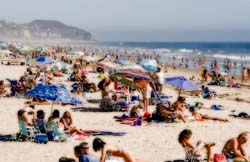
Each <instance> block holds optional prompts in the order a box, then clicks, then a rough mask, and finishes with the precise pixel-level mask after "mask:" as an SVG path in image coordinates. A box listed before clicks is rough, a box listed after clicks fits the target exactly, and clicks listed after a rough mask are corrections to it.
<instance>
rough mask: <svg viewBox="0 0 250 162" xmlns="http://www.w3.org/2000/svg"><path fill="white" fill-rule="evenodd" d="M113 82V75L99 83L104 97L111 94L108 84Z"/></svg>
mask: <svg viewBox="0 0 250 162" xmlns="http://www.w3.org/2000/svg"><path fill="white" fill-rule="evenodd" d="M111 82H112V79H111V77H106V78H104V79H103V80H101V81H100V82H99V83H98V88H99V89H100V90H101V91H102V99H103V98H104V97H105V96H108V94H109V90H108V86H109V85H110V83H111Z"/></svg>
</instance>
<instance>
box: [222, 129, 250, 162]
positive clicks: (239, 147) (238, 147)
mask: <svg viewBox="0 0 250 162" xmlns="http://www.w3.org/2000/svg"><path fill="white" fill-rule="evenodd" d="M247 141H248V135H247V133H241V134H240V135H239V136H238V137H237V138H231V139H229V140H228V141H227V142H226V144H225V146H224V147H223V150H222V153H223V154H224V155H225V156H226V158H227V159H232V160H233V161H249V159H247V157H246V152H245V150H244V148H243V145H244V144H245V143H247Z"/></svg>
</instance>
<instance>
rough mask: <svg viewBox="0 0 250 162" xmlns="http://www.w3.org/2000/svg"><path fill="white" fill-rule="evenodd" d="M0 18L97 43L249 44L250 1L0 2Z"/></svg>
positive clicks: (81, 0) (122, 0)
mask: <svg viewBox="0 0 250 162" xmlns="http://www.w3.org/2000/svg"><path fill="white" fill-rule="evenodd" d="M1 1H2V2H1V4H0V19H6V20H10V21H15V22H29V21H31V20H35V19H51V20H59V21H62V22H63V23H65V24H67V25H72V26H76V27H79V28H82V29H85V30H87V31H90V32H92V33H93V34H94V36H95V37H96V39H97V40H101V41H103V40H104V41H112V40H118V41H126V40H130V41H250V0H1Z"/></svg>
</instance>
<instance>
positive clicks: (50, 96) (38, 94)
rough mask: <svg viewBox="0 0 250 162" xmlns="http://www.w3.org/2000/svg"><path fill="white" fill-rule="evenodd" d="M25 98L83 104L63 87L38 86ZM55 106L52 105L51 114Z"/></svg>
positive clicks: (26, 94) (27, 93)
mask: <svg viewBox="0 0 250 162" xmlns="http://www.w3.org/2000/svg"><path fill="white" fill-rule="evenodd" d="M24 96H27V97H35V98H39V99H45V100H49V101H52V102H54V101H57V102H61V103H67V104H81V103H82V102H81V100H80V99H78V98H77V97H76V96H74V95H73V94H72V93H71V92H70V91H68V90H67V89H66V88H65V87H63V86H58V85H42V84H38V85H37V86H36V87H35V88H34V89H32V90H30V91H28V92H26V93H25V94H24ZM52 111H53V104H51V112H52Z"/></svg>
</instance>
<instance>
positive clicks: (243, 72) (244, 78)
mask: <svg viewBox="0 0 250 162" xmlns="http://www.w3.org/2000/svg"><path fill="white" fill-rule="evenodd" d="M246 81H247V69H246V67H243V68H242V70H241V83H242V84H243V83H244V82H246Z"/></svg>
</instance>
